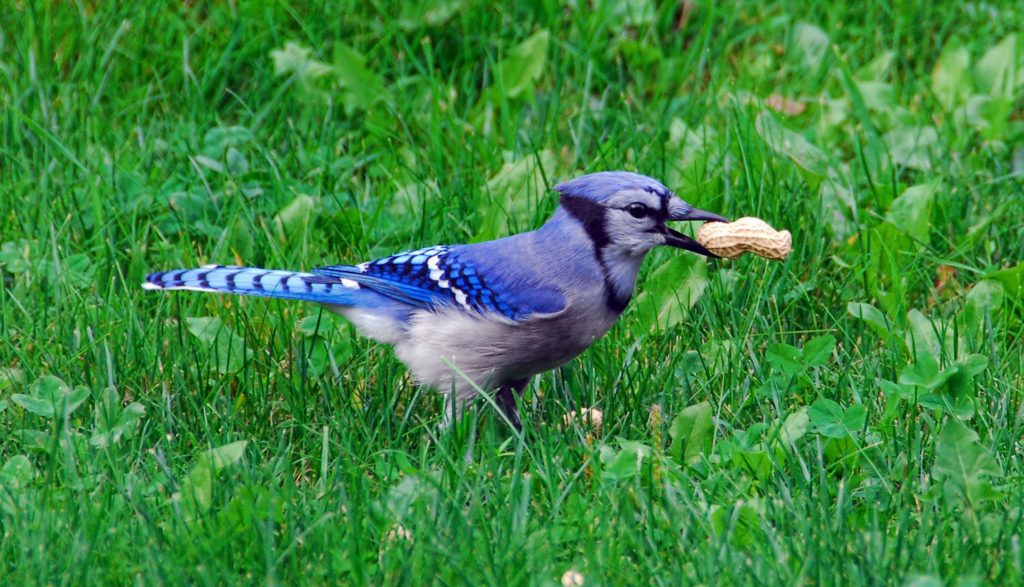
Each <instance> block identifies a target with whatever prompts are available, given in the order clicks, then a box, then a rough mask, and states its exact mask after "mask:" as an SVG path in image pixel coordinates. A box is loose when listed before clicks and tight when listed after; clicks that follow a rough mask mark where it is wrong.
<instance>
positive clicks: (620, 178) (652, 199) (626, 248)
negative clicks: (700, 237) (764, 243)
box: [555, 171, 728, 257]
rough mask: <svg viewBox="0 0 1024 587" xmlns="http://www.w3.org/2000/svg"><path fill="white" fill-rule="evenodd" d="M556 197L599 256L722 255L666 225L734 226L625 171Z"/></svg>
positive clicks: (567, 185)
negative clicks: (665, 250) (675, 251)
mask: <svg viewBox="0 0 1024 587" xmlns="http://www.w3.org/2000/svg"><path fill="white" fill-rule="evenodd" d="M555 191H557V192H558V193H559V194H560V195H561V201H560V204H561V206H562V208H563V209H565V211H566V212H568V213H569V214H570V215H571V216H573V217H574V218H576V219H577V220H579V221H580V223H582V224H583V227H584V229H585V230H586V231H587V234H588V235H589V236H590V238H591V240H593V241H594V246H595V247H597V248H598V249H599V250H606V249H611V250H614V251H615V252H618V253H621V254H624V255H627V256H631V257H636V256H640V257H642V256H643V255H644V253H646V252H647V251H649V250H650V249H652V248H654V247H656V246H659V245H668V246H670V247H677V248H680V249H686V250H689V251H693V252H695V253H699V254H701V255H704V256H706V257H715V256H716V255H715V254H713V253H711V252H710V251H708V250H707V249H706V248H704V247H703V246H702V245H701V244H700V243H698V242H697V241H696V240H694V239H692V238H690V237H689V236H686V235H685V234H682V233H681V232H678V231H676V230H673V229H671V228H669V227H668V225H667V224H665V223H666V222H672V221H680V220H704V221H717V222H728V221H727V220H726V219H725V218H722V217H721V216H719V215H717V214H712V213H711V212H705V211H704V210H699V209H697V208H694V207H693V206H691V205H689V204H687V203H686V202H684V201H682V200H681V199H679V197H678V196H676V195H675V194H673V193H672V192H671V191H670V190H669V189H668V188H667V187H665V186H664V185H662V184H661V182H659V181H657V180H654V179H651V178H650V177H647V176H645V175H639V174H637V173H629V172H625V171H603V172H601V173H592V174H590V175H584V176H582V177H577V178H576V179H573V180H570V181H567V182H564V183H560V184H558V185H557V186H555Z"/></svg>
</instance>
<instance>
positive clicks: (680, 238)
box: [665, 208, 729, 259]
mask: <svg viewBox="0 0 1024 587" xmlns="http://www.w3.org/2000/svg"><path fill="white" fill-rule="evenodd" d="M669 220H703V221H705V222H729V221H728V220H726V219H725V218H723V217H721V216H719V215H718V214H714V213H711V212H708V211H706V210H698V209H697V208H690V210H689V211H687V212H686V213H685V214H680V215H678V216H672V217H670V218H669ZM665 244H666V245H668V246H670V247H676V248H677V249H686V250H687V251H693V252H694V253H697V254H700V255H704V256H705V257H711V258H713V259H718V258H719V257H718V255H716V254H714V253H712V252H711V251H709V250H707V249H706V248H704V245H702V244H700V243H699V242H697V241H695V240H694V239H692V238H691V237H688V236H686V235H685V234H683V233H681V232H679V231H677V230H672V229H671V228H669V227H667V226H666V227H665Z"/></svg>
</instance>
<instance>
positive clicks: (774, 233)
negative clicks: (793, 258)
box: [697, 216, 793, 260]
mask: <svg viewBox="0 0 1024 587" xmlns="http://www.w3.org/2000/svg"><path fill="white" fill-rule="evenodd" d="M697 242H699V243H700V244H702V245H704V247H705V248H706V249H708V250H709V251H711V252H712V253H714V254H716V255H718V256H719V257H727V258H729V259H736V258H738V257H739V256H740V255H742V254H743V253H754V254H755V255H757V256H759V257H764V258H765V259H775V260H782V259H785V258H786V256H787V255H789V253H790V252H792V250H793V235H792V234H790V233H789V231H788V230H783V231H778V230H775V229H774V228H772V227H771V226H769V225H768V223H767V222H765V221H764V220H761V219H760V218H753V217H750V216H747V217H744V218H740V219H739V220H736V221H735V222H706V223H704V224H702V225H701V226H700V228H699V229H697Z"/></svg>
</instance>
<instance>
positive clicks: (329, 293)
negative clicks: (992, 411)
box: [143, 171, 727, 430]
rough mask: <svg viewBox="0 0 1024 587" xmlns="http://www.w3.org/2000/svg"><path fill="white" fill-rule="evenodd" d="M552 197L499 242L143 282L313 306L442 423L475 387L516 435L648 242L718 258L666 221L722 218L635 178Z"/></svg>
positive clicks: (629, 293) (611, 309) (630, 287)
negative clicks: (393, 364)
mask: <svg viewBox="0 0 1024 587" xmlns="http://www.w3.org/2000/svg"><path fill="white" fill-rule="evenodd" d="M554 191H555V192H557V194H558V206H557V208H556V209H555V211H554V213H553V214H552V215H551V217H550V218H549V219H548V220H547V221H546V222H545V223H544V224H543V225H542V226H540V227H539V228H537V229H536V230H533V231H529V232H523V233H519V234H515V235H512V236H507V237H504V238H499V239H496V240H491V241H486V242H479V243H474V244H462V245H435V246H429V247H425V248H421V249H417V250H411V251H405V252H401V253H397V254H395V255H392V256H390V257H384V258H381V259H377V260H373V261H367V262H365V263H359V264H357V265H331V266H324V267H319V268H316V269H313V270H312V271H310V272H296V271H281V270H267V269H259V268H252V267H239V266H231V265H204V266H202V267H199V268H196V269H176V270H172V271H161V272H157V273H151V274H149V275H147V276H146V278H145V283H144V284H143V288H145V289H149V290H195V291H205V292H215V293H230V294H241V295H249V296H263V297H268V298H281V299H286V300H299V301H304V302H313V303H316V304H319V305H321V306H323V307H325V308H326V309H328V310H329V311H332V312H335V313H337V314H340V315H342V316H344V317H345V318H346V319H348V320H349V321H350V322H351V323H352V324H354V325H355V327H356V330H357V332H359V333H360V334H361V335H363V336H365V337H368V338H370V339H373V340H376V341H378V342H380V343H384V344H388V345H391V346H392V347H393V348H394V351H395V354H396V356H397V357H398V359H399V360H401V361H402V363H404V364H405V366H406V367H407V368H408V369H409V371H410V372H411V374H412V375H413V378H414V379H415V381H416V382H417V383H418V384H421V385H425V386H428V387H432V388H434V389H436V390H437V391H439V392H441V393H443V394H445V396H446V400H445V423H446V424H448V423H450V422H451V421H452V420H453V419H457V418H458V417H459V416H460V415H461V414H462V412H463V411H464V409H465V407H466V405H467V404H468V403H469V402H471V401H472V400H474V399H475V398H476V397H477V396H478V395H479V393H480V391H481V390H483V391H486V392H487V393H488V394H491V397H492V400H493V402H494V403H495V404H496V405H497V407H498V408H499V409H500V410H501V412H502V413H503V414H504V416H505V417H506V418H507V420H508V422H509V423H510V424H511V425H512V426H513V427H514V428H515V429H517V430H521V429H522V419H521V418H520V416H519V413H518V409H517V396H520V395H522V393H523V391H524V390H525V389H526V387H527V385H528V384H529V381H530V379H531V378H533V377H534V376H535V375H538V374H540V373H543V372H545V371H548V370H551V369H554V368H556V367H559V366H561V365H564V364H566V363H568V362H570V361H572V360H573V359H574V358H576V357H577V356H579V355H580V354H581V353H583V352H584V351H585V350H586V349H587V348H589V347H590V346H591V345H592V344H593V343H594V342H595V341H596V340H598V339H599V338H601V337H602V336H604V334H605V333H607V332H608V330H609V329H610V328H611V327H612V325H613V324H614V323H615V322H616V321H617V320H618V318H619V316H621V315H622V313H623V311H624V310H625V309H626V307H627V306H628V304H629V301H630V299H631V298H632V297H633V293H634V289H635V286H636V281H637V275H638V273H639V271H640V267H641V264H642V263H643V260H644V257H645V256H646V254H647V253H648V252H649V251H650V250H651V249H653V248H655V247H658V246H668V247H675V248H679V249H684V250H687V251H691V252H693V253H697V254H700V255H703V256H705V257H710V258H715V257H716V255H714V254H713V253H712V252H710V251H709V250H708V249H706V248H705V247H704V246H702V245H701V244H700V243H699V242H697V241H696V240H695V239H693V238H691V237H689V236H687V235H685V234H683V233H681V232H678V231H676V230H674V229H672V228H670V227H669V226H668V225H667V222H672V221H704V222H727V220H726V219H725V218H724V217H722V216H719V215H717V214H714V213H711V212H707V211H704V210H700V209H698V208H695V207H693V206H691V205H690V204H688V203H686V202H685V201H683V200H682V199H680V198H679V197H678V196H677V195H676V194H674V193H673V192H672V191H670V190H669V189H668V188H667V187H665V186H664V185H663V184H662V183H661V182H659V181H657V180H655V179H653V178H651V177H647V176H645V175H640V174H637V173H632V172H626V171H602V172H597V173H591V174H588V175H583V176H580V177H576V178H574V179H571V180H569V181H566V182H563V183H559V184H558V185H556V186H554Z"/></svg>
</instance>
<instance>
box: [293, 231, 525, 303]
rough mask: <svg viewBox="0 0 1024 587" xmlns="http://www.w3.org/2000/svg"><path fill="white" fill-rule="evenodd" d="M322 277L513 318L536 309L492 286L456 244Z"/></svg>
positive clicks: (321, 270)
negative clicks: (461, 256)
mask: <svg viewBox="0 0 1024 587" xmlns="http://www.w3.org/2000/svg"><path fill="white" fill-rule="evenodd" d="M313 273H315V274H317V275H323V276H327V277H332V278H337V279H342V278H346V279H351V280H352V281H355V282H356V283H358V284H360V285H362V286H364V287H367V288H369V289H371V290H374V291H377V292H378V293H381V294H383V295H387V296H390V297H393V298H395V299H397V300H400V301H403V302H406V303H409V304H411V305H414V306H417V307H420V308H427V309H429V308H435V309H436V308H444V307H456V308H460V309H463V310H467V311H473V312H477V313H479V314H497V315H500V316H504V317H505V318H508V319H510V320H520V319H523V318H525V317H527V316H529V315H530V314H533V313H534V312H533V311H532V309H531V308H530V307H528V306H525V305H523V304H517V303H515V302H513V301H512V300H511V299H509V296H506V295H504V294H503V292H502V291H501V289H500V288H495V287H492V286H491V285H490V284H489V280H488V279H487V278H486V277H484V276H483V275H481V274H480V273H479V272H478V271H477V269H476V267H475V266H474V265H473V264H472V263H470V262H467V261H465V260H463V259H461V258H460V256H459V253H458V252H457V249H456V250H453V247H449V246H445V245H439V246H435V247H427V248H425V249H419V250H416V251H407V252H403V253H398V254H397V255H392V256H390V257H385V258H383V259H378V260H376V261H371V262H369V263H363V264H361V265H334V266H330V267H318V268H316V269H314V270H313Z"/></svg>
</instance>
